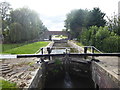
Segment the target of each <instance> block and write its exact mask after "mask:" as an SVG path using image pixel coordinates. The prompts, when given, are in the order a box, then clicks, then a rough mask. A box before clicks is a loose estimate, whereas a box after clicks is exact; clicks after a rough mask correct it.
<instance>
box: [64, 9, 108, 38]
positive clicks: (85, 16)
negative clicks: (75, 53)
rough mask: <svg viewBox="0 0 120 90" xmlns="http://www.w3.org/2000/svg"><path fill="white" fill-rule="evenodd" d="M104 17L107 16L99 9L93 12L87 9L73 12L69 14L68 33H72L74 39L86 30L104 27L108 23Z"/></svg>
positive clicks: (66, 22)
mask: <svg viewBox="0 0 120 90" xmlns="http://www.w3.org/2000/svg"><path fill="white" fill-rule="evenodd" d="M104 16H105V14H104V13H102V12H101V10H100V9H99V8H94V9H93V10H91V11H88V10H87V9H86V10H83V9H78V10H73V11H71V12H70V13H68V14H67V18H66V20H65V27H66V30H67V31H70V32H71V34H72V36H73V37H72V38H77V37H78V36H79V35H80V34H81V33H82V31H83V30H84V29H85V28H89V27H90V26H98V27H100V26H104V25H105V23H106V21H105V19H104Z"/></svg>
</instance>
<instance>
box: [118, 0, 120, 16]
mask: <svg viewBox="0 0 120 90" xmlns="http://www.w3.org/2000/svg"><path fill="white" fill-rule="evenodd" d="M118 16H119V17H120V1H119V2H118Z"/></svg>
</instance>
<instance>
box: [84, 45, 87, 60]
mask: <svg viewBox="0 0 120 90" xmlns="http://www.w3.org/2000/svg"><path fill="white" fill-rule="evenodd" d="M84 53H87V47H84ZM86 58H87V57H86V55H85V56H84V59H86Z"/></svg>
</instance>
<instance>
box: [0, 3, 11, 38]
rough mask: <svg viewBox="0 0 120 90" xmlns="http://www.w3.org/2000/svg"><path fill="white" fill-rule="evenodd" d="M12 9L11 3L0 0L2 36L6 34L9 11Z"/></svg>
mask: <svg viewBox="0 0 120 90" xmlns="http://www.w3.org/2000/svg"><path fill="white" fill-rule="evenodd" d="M11 10H12V8H11V5H10V4H9V3H8V2H1V3H0V14H1V18H2V34H3V36H4V38H6V36H7V32H8V31H7V30H6V29H7V27H8V25H9V18H10V16H9V14H10V11H11Z"/></svg>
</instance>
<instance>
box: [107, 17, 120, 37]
mask: <svg viewBox="0 0 120 90" xmlns="http://www.w3.org/2000/svg"><path fill="white" fill-rule="evenodd" d="M107 19H108V22H107V26H108V27H109V30H110V31H111V32H114V33H116V34H117V35H120V17H117V15H114V16H112V17H111V18H109V17H107Z"/></svg>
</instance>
